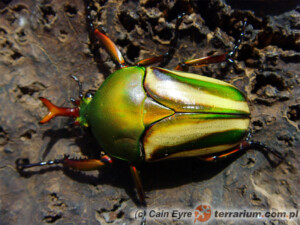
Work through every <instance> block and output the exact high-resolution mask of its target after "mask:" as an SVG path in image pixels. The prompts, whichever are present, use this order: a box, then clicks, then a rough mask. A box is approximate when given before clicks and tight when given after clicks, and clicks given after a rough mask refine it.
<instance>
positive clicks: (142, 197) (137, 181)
mask: <svg viewBox="0 0 300 225" xmlns="http://www.w3.org/2000/svg"><path fill="white" fill-rule="evenodd" d="M130 171H131V174H132V177H133V180H134V184H135V187H136V190H137V193H138V196H139V199H140V201H141V204H142V205H144V206H146V201H145V192H144V188H143V185H142V182H141V178H140V174H139V171H138V170H137V169H136V167H135V166H133V165H130Z"/></svg>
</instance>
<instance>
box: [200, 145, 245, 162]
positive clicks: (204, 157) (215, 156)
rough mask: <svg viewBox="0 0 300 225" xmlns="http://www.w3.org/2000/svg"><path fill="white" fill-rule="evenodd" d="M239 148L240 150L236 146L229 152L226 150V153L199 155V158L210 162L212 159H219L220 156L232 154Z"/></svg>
mask: <svg viewBox="0 0 300 225" xmlns="http://www.w3.org/2000/svg"><path fill="white" fill-rule="evenodd" d="M240 150H241V149H240V148H236V149H234V150H231V151H229V152H226V153H223V154H220V155H213V156H203V157H199V159H201V160H204V161H207V162H212V161H216V160H218V159H221V158H225V157H227V156H229V155H232V154H234V153H236V152H238V151H240Z"/></svg>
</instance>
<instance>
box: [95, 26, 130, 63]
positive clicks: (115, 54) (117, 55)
mask: <svg viewBox="0 0 300 225" xmlns="http://www.w3.org/2000/svg"><path fill="white" fill-rule="evenodd" d="M94 35H95V37H96V38H97V39H98V40H99V41H100V42H101V44H102V46H103V47H104V48H105V50H106V51H107V53H108V54H109V55H110V56H111V57H112V59H113V60H114V62H115V63H117V65H118V66H119V67H120V68H124V67H126V65H125V60H124V58H123V56H122V54H121V52H120V50H119V49H118V47H117V46H116V45H115V43H114V42H113V41H112V40H110V38H109V37H107V36H106V35H105V34H103V33H101V32H100V31H99V30H98V29H94Z"/></svg>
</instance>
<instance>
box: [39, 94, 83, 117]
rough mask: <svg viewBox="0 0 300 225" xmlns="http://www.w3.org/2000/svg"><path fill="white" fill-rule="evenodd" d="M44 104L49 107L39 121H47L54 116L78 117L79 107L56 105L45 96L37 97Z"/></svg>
mask: <svg viewBox="0 0 300 225" xmlns="http://www.w3.org/2000/svg"><path fill="white" fill-rule="evenodd" d="M39 99H40V100H41V101H42V102H43V103H44V105H45V106H46V107H47V108H48V109H49V112H48V114H47V115H46V116H45V117H44V118H43V119H42V120H41V121H40V123H47V122H48V121H49V120H51V119H52V118H54V117H56V116H69V117H75V118H77V117H79V108H78V107H75V108H65V107H58V106H56V105H54V104H53V103H52V102H50V101H49V100H48V99H46V98H42V97H40V98H39Z"/></svg>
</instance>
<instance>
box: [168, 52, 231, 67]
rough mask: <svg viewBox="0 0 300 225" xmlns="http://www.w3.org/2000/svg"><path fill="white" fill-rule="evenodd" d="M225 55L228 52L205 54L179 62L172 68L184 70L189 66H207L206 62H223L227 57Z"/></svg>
mask: <svg viewBox="0 0 300 225" xmlns="http://www.w3.org/2000/svg"><path fill="white" fill-rule="evenodd" d="M227 55H228V53H224V54H221V55H215V56H206V57H202V58H198V59H192V60H187V61H185V62H183V63H179V64H178V65H177V66H176V67H175V68H174V69H175V70H180V71H186V70H187V68H188V67H189V66H194V67H202V66H207V65H208V64H211V63H220V62H224V61H226V59H227Z"/></svg>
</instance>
